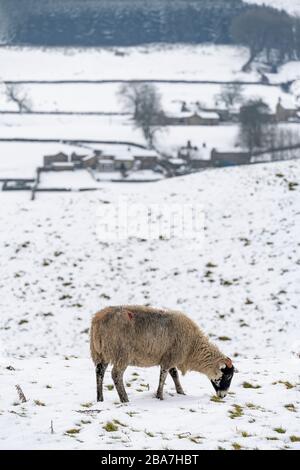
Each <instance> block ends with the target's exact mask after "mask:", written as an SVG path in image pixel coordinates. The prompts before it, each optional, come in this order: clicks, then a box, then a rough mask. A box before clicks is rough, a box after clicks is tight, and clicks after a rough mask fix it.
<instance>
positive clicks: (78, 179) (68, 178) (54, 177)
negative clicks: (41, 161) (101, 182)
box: [38, 170, 98, 190]
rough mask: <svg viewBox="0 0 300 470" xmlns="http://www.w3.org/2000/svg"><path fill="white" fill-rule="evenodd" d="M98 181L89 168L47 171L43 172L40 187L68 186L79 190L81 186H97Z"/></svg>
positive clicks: (67, 187)
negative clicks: (94, 178)
mask: <svg viewBox="0 0 300 470" xmlns="http://www.w3.org/2000/svg"><path fill="white" fill-rule="evenodd" d="M97 186H98V183H97V182H96V181H95V180H93V178H92V176H91V175H90V173H89V172H88V171H87V170H75V171H59V172H56V171H47V172H43V173H41V182H40V184H39V186H38V187H39V188H40V189H45V188H47V189H49V188H66V189H72V190H74V189H75V190H78V189H80V188H96V187H97Z"/></svg>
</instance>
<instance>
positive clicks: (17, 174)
mask: <svg viewBox="0 0 300 470" xmlns="http://www.w3.org/2000/svg"><path fill="white" fill-rule="evenodd" d="M81 150H82V149H81V148H80V147H79V146H78V147H76V146H75V145H74V146H71V145H67V144H52V143H51V144H48V143H23V142H12V143H11V142H0V179H2V178H3V179H4V178H33V177H35V173H36V168H37V167H39V166H43V157H44V155H55V154H57V153H59V152H61V151H63V152H65V153H67V154H71V153H72V152H77V153H78V152H80V151H81Z"/></svg>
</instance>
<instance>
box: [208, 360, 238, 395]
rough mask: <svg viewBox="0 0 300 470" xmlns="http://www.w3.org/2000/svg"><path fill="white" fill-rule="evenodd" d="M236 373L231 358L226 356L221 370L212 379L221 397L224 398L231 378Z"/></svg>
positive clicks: (220, 367)
mask: <svg viewBox="0 0 300 470" xmlns="http://www.w3.org/2000/svg"><path fill="white" fill-rule="evenodd" d="M233 374H234V367H233V364H232V361H231V359H229V357H228V358H226V359H225V361H224V362H222V363H221V364H220V366H219V371H218V372H217V374H216V378H215V379H213V380H211V383H212V385H213V387H214V389H215V391H216V393H217V395H218V397H220V398H224V397H226V395H227V392H228V390H229V387H230V384H231V380H232V377H233Z"/></svg>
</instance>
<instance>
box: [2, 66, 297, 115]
mask: <svg viewBox="0 0 300 470" xmlns="http://www.w3.org/2000/svg"><path fill="white" fill-rule="evenodd" d="M228 66H230V67H231V65H230V64H228ZM169 77H170V79H175V78H176V75H173V73H172V72H170V76H169ZM296 77H298V78H300V72H299V63H298V62H289V63H288V64H286V65H284V66H283V67H282V68H281V69H280V71H279V75H278V76H277V75H274V74H270V75H269V79H270V81H271V82H275V83H280V81H287V80H291V79H294V78H296ZM156 87H157V90H158V91H159V93H160V95H161V98H162V105H163V108H164V109H165V111H166V112H167V113H170V114H174V113H175V114H177V115H178V112H180V111H181V105H182V102H183V101H185V102H186V103H187V105H188V107H189V108H191V110H193V111H194V109H195V111H196V106H195V103H196V102H199V103H200V104H201V106H202V107H203V108H215V107H219V108H221V109H223V108H224V104H223V103H222V102H221V100H220V99H219V95H220V93H221V91H222V85H218V84H182V83H181V84H178V83H168V84H156ZM119 89H120V83H109V84H107V83H102V84H101V83H100V84H93V83H89V84H78V83H71V84H67V85H66V84H52V85H48V84H34V85H22V90H23V92H24V93H26V94H27V96H28V97H30V100H31V103H32V110H33V111H35V112H56V111H59V112H77V113H82V112H85V113H87V112H94V113H95V112H98V113H122V112H124V108H123V107H122V102H121V100H120V98H119V95H118V93H119ZM242 94H243V99H244V101H248V100H250V99H259V98H261V99H263V100H264V101H265V102H266V103H267V104H268V105H269V106H270V108H271V109H272V111H273V112H274V111H275V107H276V104H277V102H278V100H279V99H281V101H282V104H283V105H284V106H285V107H292V106H295V104H296V96H297V95H296V93H295V94H294V95H293V94H287V93H284V92H283V91H282V90H281V88H280V86H269V87H268V86H264V85H254V84H250V85H245V86H244V87H243V89H242ZM74 97H76V99H74ZM0 99H1V103H2V105H1V109H2V110H5V111H17V106H16V105H15V104H14V103H11V102H9V101H8V99H7V97H6V95H5V87H4V86H3V85H2V86H1V87H0ZM182 115H183V116H187V117H188V116H191V115H193V112H190V113H188V112H187V113H186V114H185V113H183V114H182ZM1 119H2V118H1Z"/></svg>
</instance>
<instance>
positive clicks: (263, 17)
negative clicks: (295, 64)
mask: <svg viewBox="0 0 300 470" xmlns="http://www.w3.org/2000/svg"><path fill="white" fill-rule="evenodd" d="M231 36H232V39H233V40H234V42H235V43H236V44H240V45H244V46H246V47H248V48H249V52H250V55H249V60H248V61H247V62H246V64H245V65H244V67H243V70H244V71H247V70H248V69H249V67H250V65H251V63H252V62H253V61H254V60H255V59H256V58H257V57H259V56H263V57H264V59H265V60H266V62H267V63H268V64H270V65H272V66H273V69H274V71H276V69H277V66H278V65H279V64H282V63H283V62H284V61H285V60H290V59H300V18H296V17H292V16H289V15H288V14H287V13H286V12H284V11H279V10H275V9H273V8H269V7H261V8H254V9H252V10H249V11H246V12H244V13H242V14H241V15H239V16H237V17H236V18H235V19H234V20H233V21H232V24H231Z"/></svg>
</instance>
